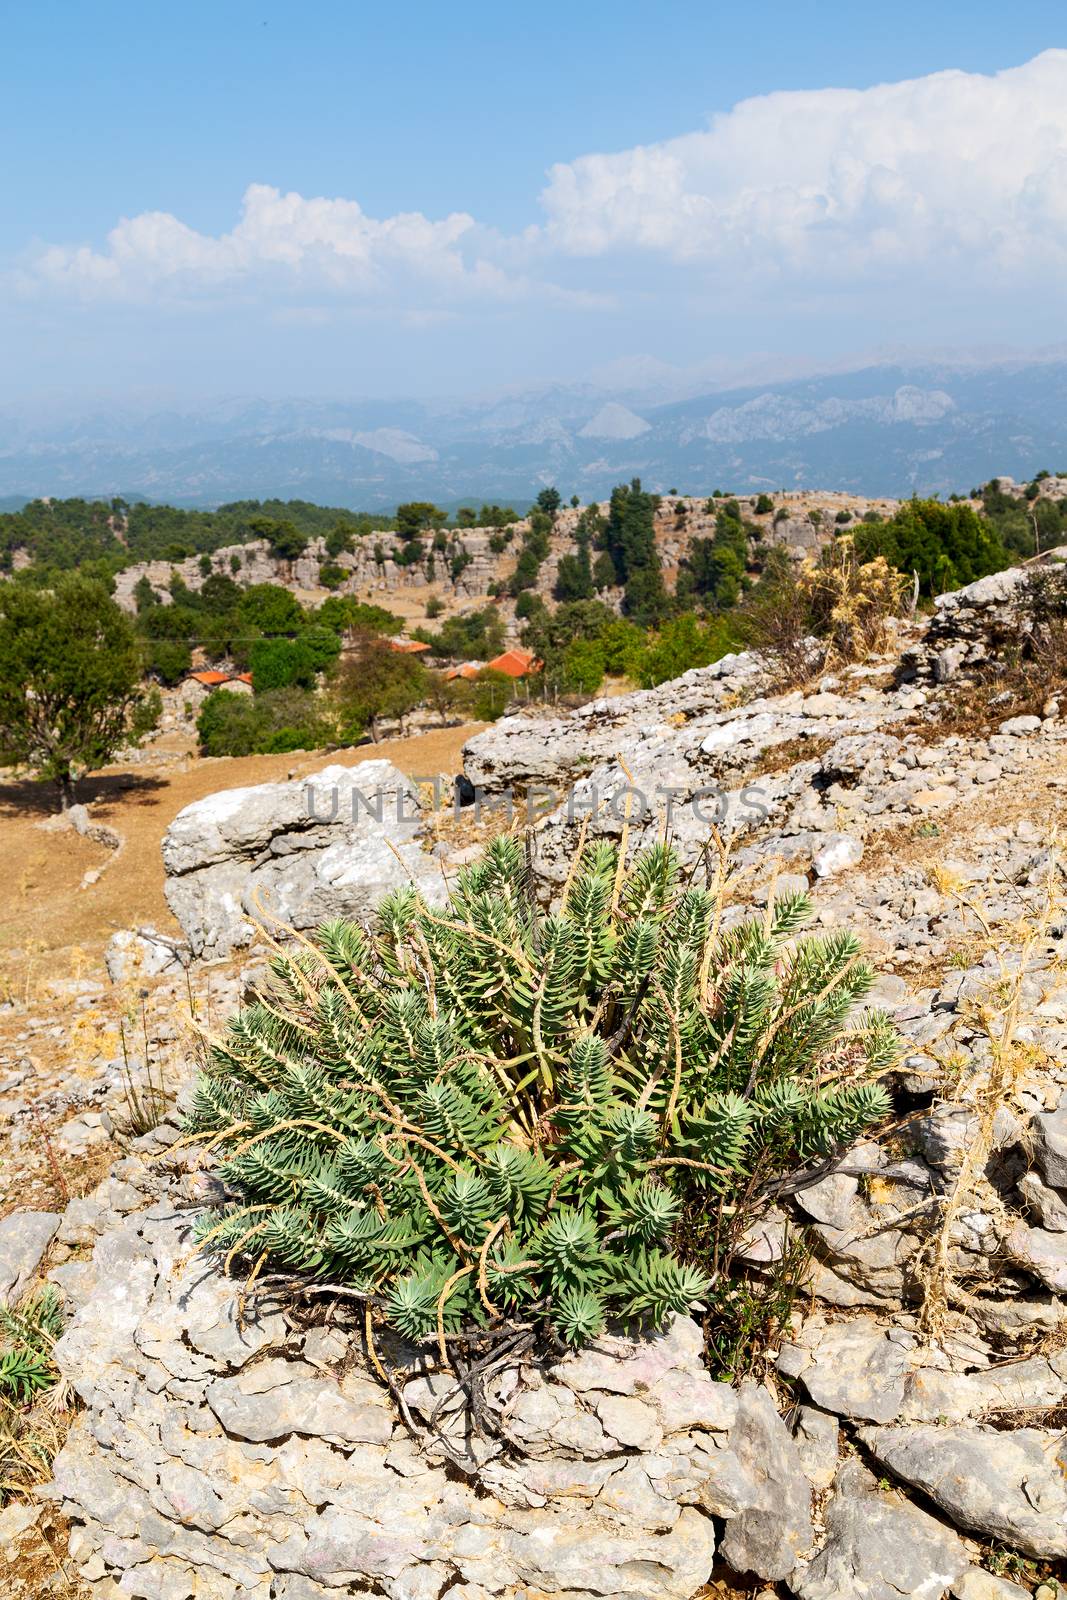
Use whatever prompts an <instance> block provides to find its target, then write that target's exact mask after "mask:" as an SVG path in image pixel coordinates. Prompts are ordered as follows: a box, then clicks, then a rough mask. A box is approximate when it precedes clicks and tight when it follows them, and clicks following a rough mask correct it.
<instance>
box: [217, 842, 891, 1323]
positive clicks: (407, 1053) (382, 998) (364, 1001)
mask: <svg viewBox="0 0 1067 1600" xmlns="http://www.w3.org/2000/svg"><path fill="white" fill-rule="evenodd" d="M720 912H721V899H720V898H719V897H716V896H715V895H713V894H712V893H711V892H710V891H708V890H706V889H702V888H698V887H696V886H695V885H694V884H693V883H687V882H685V881H684V879H683V878H682V876H681V874H680V872H679V867H678V862H677V860H676V858H675V857H674V855H673V853H672V852H671V851H670V850H669V849H668V848H667V847H666V846H664V845H656V846H654V847H652V848H651V849H650V850H648V851H646V852H644V853H642V854H640V855H638V857H637V858H636V860H635V861H634V863H633V865H632V867H631V869H630V870H629V871H628V872H626V871H623V870H622V869H621V866H620V863H619V861H618V859H617V855H616V851H615V848H614V847H613V846H612V845H611V844H609V843H607V842H603V841H602V842H599V843H597V844H595V845H593V846H591V847H590V848H589V849H587V850H586V851H585V852H584V854H583V857H582V859H581V861H580V863H578V864H577V870H576V871H575V872H574V873H573V875H572V878H571V880H570V881H569V883H568V887H567V890H566V893H565V897H564V904H563V909H562V911H561V912H560V913H559V914H557V915H543V914H541V913H540V912H539V911H538V909H537V907H536V904H535V902H534V899H533V896H532V892H531V887H530V883H529V878H528V871H527V866H526V863H525V861H524V857H523V851H522V846H521V844H519V842H518V841H516V840H515V839H514V837H512V836H505V837H502V838H498V839H497V840H495V841H494V843H493V844H492V845H491V846H490V847H489V849H488V851H487V853H486V855H485V857H484V858H483V859H482V860H481V861H480V862H478V863H476V864H475V865H473V866H471V867H469V868H468V869H467V870H466V871H465V872H463V873H462V874H461V875H460V877H459V879H458V881H457V883H456V886H455V887H454V889H453V891H452V894H451V897H450V899H449V902H448V904H447V905H446V907H445V909H444V910H443V911H438V910H433V909H431V908H429V907H428V906H427V905H425V904H424V903H423V902H422V901H421V900H420V899H419V897H418V895H417V893H416V892H415V890H414V889H413V888H410V887H405V888H403V889H400V890H398V891H395V892H394V893H393V894H392V895H390V896H389V897H387V898H386V899H385V900H384V901H383V902H382V903H381V905H380V906H379V908H378V912H377V914H376V917H375V919H374V922H373V925H372V926H370V927H367V928H362V927H358V926H355V925H354V924H351V923H346V922H332V923H328V924H326V925H324V926H323V927H322V928H320V930H319V933H318V938H317V944H316V945H315V946H310V945H309V944H307V943H306V942H302V943H301V946H300V948H299V949H296V950H294V951H293V952H291V953H285V952H281V951H280V952H279V953H278V955H277V956H276V958H275V960H274V962H273V964H272V967H273V979H272V983H271V986H270V991H269V993H265V994H264V995H263V996H262V998H261V999H260V1000H259V1001H257V1002H256V1003H254V1004H252V1005H251V1006H250V1007H248V1008H247V1009H245V1010H243V1011H241V1012H240V1013H239V1014H238V1015H237V1016H236V1017H235V1018H234V1019H233V1021H232V1022H231V1024H230V1027H229V1031H228V1033H227V1034H226V1036H225V1037H224V1038H223V1039H221V1040H220V1041H219V1042H217V1043H216V1044H215V1045H214V1048H213V1051H212V1055H211V1057H210V1061H209V1065H208V1067H207V1069H206V1071H205V1072H204V1073H203V1074H202V1075H201V1077H200V1079H199V1081H198V1084H197V1087H196V1090H195V1095H194V1101H193V1109H192V1113H191V1118H190V1125H189V1127H190V1135H191V1136H193V1137H196V1138H199V1139H203V1140H205V1141H208V1142H209V1143H210V1146H211V1148H212V1149H214V1150H215V1151H216V1152H217V1153H218V1155H219V1156H220V1158H221V1164H220V1167H219V1174H218V1175H219V1177H220V1179H221V1181H222V1182H223V1184H224V1185H225V1187H226V1190H227V1192H228V1194H229V1195H230V1196H231V1197H232V1198H231V1199H230V1200H229V1201H228V1202H227V1203H226V1204H225V1205H224V1206H222V1207H221V1208H220V1209H217V1210H213V1211H209V1212H207V1213H205V1214H204V1215H203V1216H202V1217H201V1219H200V1220H199V1224H198V1235H199V1238H200V1240H201V1242H202V1244H203V1245H204V1246H205V1247H207V1248H210V1249H211V1250H213V1251H215V1252H219V1253H221V1254H223V1255H224V1256H226V1257H227V1259H228V1260H232V1259H234V1258H237V1257H242V1258H244V1259H245V1260H246V1261H256V1262H257V1263H259V1265H260V1266H261V1265H263V1264H264V1263H269V1266H270V1267H273V1268H274V1269H276V1270H280V1271H282V1272H284V1273H286V1274H290V1275H292V1274H295V1275H296V1281H297V1282H300V1281H302V1280H304V1279H305V1278H307V1279H316V1278H317V1279H320V1280H322V1279H325V1280H327V1281H329V1282H330V1283H332V1284H338V1285H342V1286H344V1288H345V1292H346V1294H348V1295H349V1296H352V1297H354V1298H357V1299H363V1300H364V1302H365V1305H366V1308H367V1312H368V1323H369V1322H370V1320H371V1319H372V1318H376V1319H378V1320H382V1321H385V1322H387V1323H388V1324H389V1325H391V1326H392V1327H393V1328H394V1329H395V1330H396V1331H397V1332H399V1333H400V1334H401V1335H403V1336H405V1337H407V1338H411V1339H422V1338H425V1337H427V1336H430V1335H433V1334H434V1333H435V1332H436V1333H437V1335H438V1337H439V1339H440V1341H441V1344H442V1349H444V1335H445V1334H446V1333H450V1332H456V1331H457V1330H476V1329H478V1328H482V1329H487V1330H489V1331H490V1332H491V1331H492V1330H493V1329H499V1327H500V1326H501V1324H504V1325H505V1326H507V1325H508V1323H509V1322H511V1325H512V1326H513V1325H514V1323H513V1321H512V1319H518V1320H521V1321H523V1322H526V1323H527V1324H529V1323H533V1324H534V1325H536V1326H538V1327H540V1328H541V1329H542V1330H544V1331H545V1332H547V1331H548V1330H549V1329H550V1330H551V1332H552V1333H553V1334H554V1335H555V1336H556V1337H558V1338H560V1339H563V1340H565V1341H567V1342H568V1343H570V1344H573V1345H579V1344H581V1343H583V1342H584V1341H585V1340H587V1339H588V1338H590V1337H592V1336H594V1335H596V1334H598V1333H599V1332H600V1331H601V1329H602V1328H603V1327H604V1325H605V1321H606V1319H607V1318H608V1317H620V1318H624V1319H628V1320H630V1321H633V1322H648V1323H652V1324H657V1323H660V1322H662V1321H663V1320H664V1318H665V1317H666V1316H667V1315H668V1314H669V1313H671V1312H682V1311H685V1310H687V1309H688V1308H689V1307H690V1306H691V1305H692V1304H693V1302H694V1301H700V1300H702V1299H704V1298H705V1297H707V1296H709V1295H710V1294H711V1293H712V1292H713V1290H714V1285H713V1282H712V1279H711V1278H710V1277H709V1275H708V1274H707V1273H706V1272H705V1271H704V1269H703V1267H702V1266H700V1265H699V1264H697V1263H695V1262H693V1261H689V1260H686V1259H684V1258H683V1257H682V1256H680V1255H679V1253H678V1252H677V1250H676V1249H675V1248H673V1244H674V1236H675V1232H676V1229H677V1226H678V1223H679V1219H680V1217H681V1215H682V1210H683V1205H684V1202H685V1200H686V1198H687V1197H689V1196H694V1195H695V1196H700V1197H702V1199H701V1203H702V1204H703V1205H705V1206H710V1205H712V1204H713V1203H715V1202H716V1201H718V1203H719V1204H720V1205H722V1206H724V1207H726V1208H728V1209H730V1210H736V1209H737V1206H736V1205H735V1203H734V1202H740V1200H741V1199H742V1198H744V1200H745V1204H746V1206H750V1205H751V1199H752V1196H753V1195H754V1194H756V1193H757V1192H761V1193H763V1194H764V1195H767V1194H774V1193H779V1194H780V1193H781V1192H784V1191H787V1190H788V1186H789V1182H790V1181H793V1182H797V1181H799V1180H798V1179H796V1178H793V1179H792V1180H791V1179H790V1177H789V1176H788V1175H790V1174H792V1173H793V1172H794V1169H796V1168H798V1167H799V1168H801V1169H808V1167H809V1163H811V1162H813V1161H819V1160H821V1159H823V1158H825V1157H827V1156H829V1155H832V1154H833V1153H835V1152H836V1151H837V1150H838V1149H840V1148H842V1147H843V1146H844V1145H845V1144H846V1143H847V1142H848V1141H850V1140H852V1139H853V1138H854V1137H855V1136H856V1135H857V1134H858V1133H859V1132H860V1131H861V1130H862V1129H864V1128H865V1127H867V1126H868V1125H869V1124H870V1123H871V1122H872V1121H874V1120H876V1119H878V1118H879V1117H881V1116H883V1115H885V1113H886V1112H887V1110H888V1101H887V1097H886V1095H885V1094H884V1092H883V1091H882V1089H881V1088H880V1086H879V1085H878V1084H877V1083H876V1082H874V1081H873V1076H872V1075H873V1074H875V1073H877V1072H879V1071H880V1070H884V1069H885V1067H887V1066H888V1065H889V1064H890V1063H891V1062H892V1060H893V1059H894V1058H895V1054H896V1043H895V1037H894V1035H893V1033H892V1030H891V1028H890V1026H889V1023H888V1020H887V1019H886V1018H885V1016H884V1015H882V1014H880V1013H868V1014H866V1015H865V1016H864V1017H863V1018H862V1019H861V1021H860V1023H859V1024H857V1025H856V1026H855V1027H854V1028H852V1029H848V1030H846V1029H845V1022H846V1019H847V1018H848V1016H849V1014H850V1013H851V1012H852V1010H853V1008H854V1007H855V1005H856V1003H857V1002H858V1001H859V1000H860V999H861V997H862V996H863V995H864V994H865V993H866V992H867V990H868V989H869V987H870V985H871V982H872V980H873V973H872V972H871V970H870V968H869V967H868V966H867V965H866V964H865V963H863V962H862V961H861V960H860V959H859V951H858V944H857V941H856V939H855V938H854V937H853V936H852V935H851V934H850V933H847V932H844V931H835V932H834V933H832V934H830V935H828V936H827V937H825V938H807V939H804V940H801V941H799V942H795V940H794V936H795V935H796V934H797V932H798V930H799V928H800V927H801V925H802V923H803V921H804V919H805V917H806V916H807V914H808V912H809V906H808V902H807V901H806V899H805V898H804V897H803V896H801V895H792V896H788V897H786V898H784V899H782V900H780V901H778V902H777V903H776V904H775V905H773V907H772V908H771V909H770V911H769V912H768V914H767V915H766V916H762V915H761V916H760V917H759V918H758V919H755V920H753V921H750V922H744V923H742V924H740V925H739V926H735V927H733V928H731V929H729V930H728V931H725V932H723V931H721V929H720ZM258 1270H259V1267H258V1266H257V1272H258Z"/></svg>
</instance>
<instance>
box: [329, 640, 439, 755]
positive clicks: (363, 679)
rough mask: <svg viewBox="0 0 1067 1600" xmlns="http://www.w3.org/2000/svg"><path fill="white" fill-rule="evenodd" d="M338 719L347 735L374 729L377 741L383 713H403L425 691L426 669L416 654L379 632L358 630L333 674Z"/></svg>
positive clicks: (397, 716)
mask: <svg viewBox="0 0 1067 1600" xmlns="http://www.w3.org/2000/svg"><path fill="white" fill-rule="evenodd" d="M332 689H333V701H334V706H335V709H336V713H337V718H338V723H339V725H340V727H341V729H342V730H343V732H344V733H345V737H346V738H348V739H353V740H354V739H356V738H358V737H360V736H361V735H362V732H363V729H364V728H369V729H370V731H371V737H372V738H373V739H374V741H375V743H377V740H378V724H379V722H380V721H381V720H382V719H383V718H387V719H388V720H389V721H396V722H398V723H399V724H400V727H401V731H403V726H404V718H405V717H406V716H407V715H408V713H409V712H410V711H413V710H414V709H415V707H416V706H417V705H418V704H419V703H420V701H421V700H422V699H423V697H424V696H425V694H426V668H425V667H424V666H423V664H422V662H421V661H420V660H419V659H418V657H417V656H414V655H407V654H406V653H404V652H403V651H398V650H393V649H392V648H391V647H390V646H389V645H387V644H385V643H384V641H383V640H382V639H380V638H378V637H377V636H376V635H374V634H367V633H357V634H355V635H354V636H353V638H352V642H351V646H350V648H349V650H348V651H347V652H346V653H345V654H344V655H343V656H341V657H340V658H339V660H338V663H337V667H336V669H335V672H334V675H333V685H332Z"/></svg>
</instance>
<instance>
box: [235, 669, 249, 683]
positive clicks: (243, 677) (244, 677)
mask: <svg viewBox="0 0 1067 1600" xmlns="http://www.w3.org/2000/svg"><path fill="white" fill-rule="evenodd" d="M230 681H231V682H237V683H251V682H252V674H251V673H250V672H236V673H234V675H233V678H232V679H231V680H230Z"/></svg>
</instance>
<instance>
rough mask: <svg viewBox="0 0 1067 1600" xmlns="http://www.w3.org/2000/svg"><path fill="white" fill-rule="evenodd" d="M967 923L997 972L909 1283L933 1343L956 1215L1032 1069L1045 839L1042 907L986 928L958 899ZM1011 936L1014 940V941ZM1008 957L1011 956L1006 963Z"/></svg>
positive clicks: (948, 1285)
mask: <svg viewBox="0 0 1067 1600" xmlns="http://www.w3.org/2000/svg"><path fill="white" fill-rule="evenodd" d="M959 899H960V904H961V905H962V906H963V907H964V908H965V909H966V910H967V911H968V912H969V913H970V914H971V915H972V916H973V917H974V919H975V921H976V922H977V924H978V927H979V929H980V931H981V934H982V935H983V937H984V939H985V942H986V945H987V948H988V949H989V950H990V951H993V952H995V953H996V955H997V957H998V972H997V975H996V977H994V978H991V980H990V984H989V987H988V990H987V992H986V994H985V995H984V996H983V997H982V998H981V999H980V1000H979V1001H977V1002H976V1003H975V1005H974V1006H973V1021H974V1022H975V1024H976V1026H977V1027H978V1028H979V1029H980V1031H981V1032H982V1033H983V1034H984V1036H985V1037H986V1039H987V1040H988V1041H989V1046H990V1065H989V1067H988V1069H987V1070H986V1071H985V1072H984V1073H983V1074H982V1075H981V1076H980V1077H979V1078H978V1079H977V1080H975V1079H972V1080H971V1082H970V1084H969V1086H968V1087H969V1090H970V1094H969V1099H970V1101H971V1103H972V1104H973V1106H974V1110H975V1112H976V1114H977V1126H976V1128H975V1131H974V1133H973V1135H972V1136H971V1138H970V1139H969V1141H968V1144H967V1148H966V1149H965V1151H964V1153H963V1159H962V1161H961V1163H960V1167H959V1171H958V1173H957V1175H956V1178H955V1181H954V1183H953V1185H952V1187H951V1189H950V1190H949V1192H948V1194H947V1195H946V1196H945V1198H944V1203H943V1205H942V1208H941V1213H940V1217H939V1220H938V1224H937V1227H936V1229H935V1230H934V1232H933V1233H932V1234H931V1236H930V1237H929V1239H928V1240H927V1241H926V1242H925V1243H924V1245H923V1249H922V1252H921V1261H920V1263H919V1265H918V1267H917V1270H916V1279H917V1282H918V1285H919V1287H920V1290H921V1303H920V1311H919V1324H920V1327H921V1328H922V1330H923V1332H924V1333H925V1334H926V1335H927V1337H929V1338H931V1339H934V1338H937V1336H938V1335H939V1334H940V1333H942V1332H943V1331H944V1328H945V1325H946V1319H947V1314H948V1310H949V1306H950V1305H951V1304H952V1303H953V1302H954V1301H955V1300H956V1298H957V1295H956V1291H957V1284H956V1282H955V1278H954V1271H953V1266H952V1259H951V1257H952V1244H951V1239H952V1232H953V1228H954V1226H955V1224H956V1222H957V1221H958V1219H959V1217H960V1215H961V1213H962V1212H963V1211H964V1210H966V1209H968V1208H970V1207H972V1206H974V1205H975V1204H976V1191H977V1190H978V1188H979V1185H980V1181H981V1179H982V1176H983V1173H984V1171H985V1167H986V1163H987V1162H988V1160H989V1157H990V1154H991V1152H992V1149H993V1132H994V1124H995V1121H996V1116H997V1112H998V1111H1000V1110H1001V1109H1002V1108H1003V1107H1006V1106H1010V1105H1011V1104H1012V1103H1013V1101H1014V1100H1015V1098H1016V1095H1017V1092H1018V1089H1019V1088H1020V1086H1021V1084H1022V1083H1023V1081H1024V1079H1025V1078H1026V1077H1027V1076H1028V1075H1029V1074H1030V1073H1031V1072H1033V1071H1034V1069H1035V1066H1037V1065H1038V1063H1037V1062H1036V1061H1035V1057H1034V1052H1033V1049H1032V1048H1031V1047H1029V1046H1026V1045H1024V1044H1023V1043H1021V1042H1020V1040H1019V1038H1018V1031H1019V1027H1020V1023H1021V1021H1022V1008H1023V986H1024V983H1025V980H1026V977H1027V969H1028V967H1029V964H1030V961H1031V958H1032V957H1033V956H1034V955H1035V953H1036V951H1037V950H1038V949H1039V948H1040V946H1041V945H1043V944H1045V943H1046V942H1047V940H1048V935H1049V928H1050V926H1051V924H1052V922H1053V921H1054V919H1055V918H1056V917H1057V916H1058V915H1059V914H1060V913H1061V912H1062V910H1063V905H1064V893H1063V885H1062V881H1061V865H1060V861H1059V857H1058V855H1057V853H1056V850H1055V840H1053V841H1052V854H1051V857H1050V862H1049V868H1048V874H1047V878H1046V882H1045V885H1044V889H1043V897H1042V903H1041V905H1040V907H1039V908H1038V909H1037V911H1036V913H1034V912H1031V911H1029V909H1027V910H1026V911H1024V913H1023V915H1022V917H1021V918H1020V921H1019V924H1017V925H1016V927H1015V928H1014V929H1013V928H1010V927H1005V925H1004V924H1003V923H1001V924H998V926H997V927H996V929H995V930H994V928H993V927H992V926H991V924H990V922H989V920H988V918H987V917H986V915H985V912H984V910H983V908H982V906H981V903H980V902H979V901H978V900H977V899H973V898H965V897H963V896H960V897H959ZM1013 934H1014V935H1015V937H1013ZM1009 954H1010V955H1011V956H1012V957H1013V959H1012V960H1011V961H1009V960H1008V959H1007V957H1008V956H1009Z"/></svg>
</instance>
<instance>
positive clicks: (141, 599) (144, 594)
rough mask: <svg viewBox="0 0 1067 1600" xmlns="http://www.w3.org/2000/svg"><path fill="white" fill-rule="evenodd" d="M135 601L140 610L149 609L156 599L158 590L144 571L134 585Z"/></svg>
mask: <svg viewBox="0 0 1067 1600" xmlns="http://www.w3.org/2000/svg"><path fill="white" fill-rule="evenodd" d="M133 601H134V605H135V606H136V607H137V610H138V611H139V612H141V611H149V610H150V609H151V608H152V606H154V605H155V604H156V603H157V601H156V591H155V590H154V589H153V587H152V585H151V584H150V583H149V581H148V579H147V578H146V577H145V575H144V573H142V574H141V576H140V577H139V578H138V580H137V582H136V583H135V584H134V586H133Z"/></svg>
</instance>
